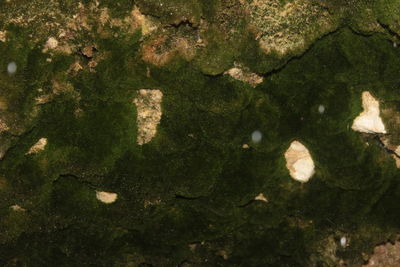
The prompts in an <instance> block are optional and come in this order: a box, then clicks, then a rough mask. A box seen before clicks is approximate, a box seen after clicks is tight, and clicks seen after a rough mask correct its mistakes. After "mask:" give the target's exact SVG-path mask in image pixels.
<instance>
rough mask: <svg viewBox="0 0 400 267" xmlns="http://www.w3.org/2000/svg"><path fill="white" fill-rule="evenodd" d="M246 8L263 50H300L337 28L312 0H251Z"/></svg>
mask: <svg viewBox="0 0 400 267" xmlns="http://www.w3.org/2000/svg"><path fill="white" fill-rule="evenodd" d="M248 9H249V11H250V19H251V23H252V24H253V25H254V26H255V28H256V29H257V30H256V31H257V38H258V39H259V43H260V47H261V48H262V49H263V50H264V51H265V52H266V53H277V54H279V55H285V54H287V53H289V52H295V51H303V50H304V49H306V48H307V47H308V46H309V45H310V44H311V42H312V41H313V40H315V39H317V38H318V37H320V36H321V35H323V34H325V33H327V32H330V31H332V30H334V29H335V28H336V23H335V21H334V19H333V18H332V17H331V16H330V14H329V12H328V11H327V10H325V9H324V8H323V7H321V6H320V5H318V4H317V3H313V2H312V1H306V0H295V1H290V2H287V1H280V0H269V1H262V0H252V1H249V4H248ZM316 25H318V26H316Z"/></svg>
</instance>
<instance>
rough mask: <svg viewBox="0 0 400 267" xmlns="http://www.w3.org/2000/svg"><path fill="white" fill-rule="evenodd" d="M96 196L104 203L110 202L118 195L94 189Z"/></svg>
mask: <svg viewBox="0 0 400 267" xmlns="http://www.w3.org/2000/svg"><path fill="white" fill-rule="evenodd" d="M96 198H97V199H98V200H99V201H101V202H103V203H105V204H111V203H114V202H115V201H116V200H117V198H118V195H117V194H116V193H112V192H105V191H96Z"/></svg>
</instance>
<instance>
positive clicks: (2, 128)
mask: <svg viewBox="0 0 400 267" xmlns="http://www.w3.org/2000/svg"><path fill="white" fill-rule="evenodd" d="M8 130H10V128H9V127H8V125H7V124H6V123H5V122H4V120H2V119H0V133H2V132H5V131H8Z"/></svg>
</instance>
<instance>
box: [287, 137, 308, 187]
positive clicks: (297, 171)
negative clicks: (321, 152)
mask: <svg viewBox="0 0 400 267" xmlns="http://www.w3.org/2000/svg"><path fill="white" fill-rule="evenodd" d="M285 159H286V168H288V170H289V173H290V176H292V178H293V179H295V180H297V181H299V182H303V183H304V182H308V180H309V179H310V178H311V177H312V176H313V175H314V173H315V171H314V168H315V166H314V161H313V159H312V158H311V155H310V152H309V151H308V149H307V148H306V147H305V146H304V145H303V144H302V143H300V142H299V141H293V142H292V143H291V144H290V146H289V148H288V149H287V150H286V152H285Z"/></svg>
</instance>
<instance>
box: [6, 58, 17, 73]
mask: <svg viewBox="0 0 400 267" xmlns="http://www.w3.org/2000/svg"><path fill="white" fill-rule="evenodd" d="M7 71H8V74H10V75H12V74H15V73H16V72H17V64H16V63H15V62H14V61H13V62H10V63H8V65H7Z"/></svg>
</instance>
